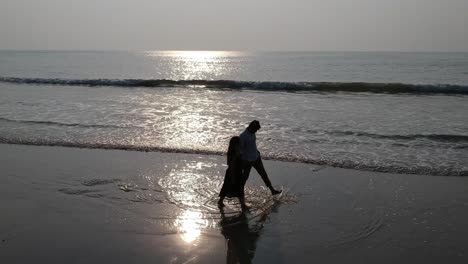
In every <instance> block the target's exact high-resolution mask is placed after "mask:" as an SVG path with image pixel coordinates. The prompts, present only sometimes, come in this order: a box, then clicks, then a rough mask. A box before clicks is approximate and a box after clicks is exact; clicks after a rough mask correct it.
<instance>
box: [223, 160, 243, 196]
mask: <svg viewBox="0 0 468 264" xmlns="http://www.w3.org/2000/svg"><path fill="white" fill-rule="evenodd" d="M237 167H238V168H239V169H237V170H236V169H233V168H231V167H229V168H227V170H226V174H225V175H224V183H223V187H222V188H221V191H220V192H219V197H244V184H245V181H244V179H243V177H242V170H241V169H240V166H237Z"/></svg>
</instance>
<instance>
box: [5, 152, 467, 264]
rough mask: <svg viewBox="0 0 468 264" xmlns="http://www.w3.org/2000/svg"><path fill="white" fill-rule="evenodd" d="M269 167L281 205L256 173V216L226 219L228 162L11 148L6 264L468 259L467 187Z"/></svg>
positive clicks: (461, 182) (456, 182) (234, 213)
mask: <svg viewBox="0 0 468 264" xmlns="http://www.w3.org/2000/svg"><path fill="white" fill-rule="evenodd" d="M264 163H265V168H266V170H267V171H268V173H269V175H270V179H271V180H272V182H273V184H274V185H275V186H282V188H283V189H284V190H285V191H286V194H285V195H284V196H282V197H280V198H277V199H275V198H271V196H269V195H267V194H268V193H267V191H266V190H265V188H264V186H263V183H262V182H261V179H260V177H259V176H258V174H257V173H256V172H254V171H252V173H251V176H250V178H249V182H248V186H247V190H246V194H247V197H246V199H247V202H248V203H249V205H250V206H251V210H250V211H249V212H248V213H246V214H245V215H242V214H240V212H239V210H238V207H237V204H236V202H235V201H228V209H227V212H226V215H225V216H222V214H221V213H220V212H219V209H218V208H216V205H215V202H216V198H217V197H216V196H217V192H218V191H219V189H218V188H220V184H221V183H222V179H223V176H224V170H225V169H226V166H225V165H224V164H225V160H224V156H221V155H201V154H181V153H163V152H136V151H132V152H129V151H121V150H106V151H104V150H97V149H84V148H83V149H82V148H67V147H62V148H55V147H47V146H26V145H11V144H0V164H2V169H1V172H2V177H1V178H2V182H3V184H2V185H0V193H1V198H2V199H0V209H1V210H2V217H1V218H0V241H2V242H1V243H0V261H1V262H5V263H30V262H33V261H34V262H37V261H39V262H48V263H63V262H77V263H85V262H86V263H98V262H113V263H128V262H139V263H154V262H157V263H207V262H212V263H222V262H225V261H226V258H229V257H231V258H232V257H238V258H239V259H244V260H250V261H253V262H255V263H300V262H312V261H320V262H321V263H342V262H344V261H348V262H349V261H350V260H351V262H352V263H362V262H377V261H378V262H380V263H395V261H397V262H399V263H414V262H416V261H424V262H425V263H441V262H450V263H466V261H467V260H468V256H466V254H467V253H468V246H467V245H468V227H467V226H466V224H465V223H466V222H467V220H468V213H467V210H466V209H467V207H468V192H467V190H468V180H467V179H464V178H463V177H443V176H439V177H427V176H426V175H411V174H408V175H403V174H389V173H380V172H369V171H358V170H351V169H342V168H334V167H328V166H320V165H311V164H304V163H294V162H283V161H272V160H265V162H264ZM232 249H236V250H235V251H236V252H238V254H237V255H236V256H233V255H232ZM230 250H231V251H230ZM229 252H231V253H229ZM229 254H231V255H229Z"/></svg>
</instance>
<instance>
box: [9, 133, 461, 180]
mask: <svg viewBox="0 0 468 264" xmlns="http://www.w3.org/2000/svg"><path fill="white" fill-rule="evenodd" d="M0 144H19V145H34V146H52V147H73V148H87V149H103V150H127V151H142V152H168V153H186V154H201V155H223V154H224V152H221V151H210V150H203V149H184V148H165V147H154V146H135V145H119V144H99V143H79V142H67V141H47V140H34V139H33V140H30V139H15V138H5V137H0ZM262 157H264V158H265V159H270V160H278V161H288V162H300V163H308V164H315V165H325V166H332V167H340V168H347V169H356V170H366V171H378V172H388V173H402V174H421V175H435V176H468V170H456V169H453V168H452V167H440V168H432V167H425V166H413V167H400V166H396V165H391V164H382V165H369V164H363V163H359V162H354V161H350V160H342V161H340V160H336V159H330V160H324V159H311V158H304V157H296V156H276V155H262Z"/></svg>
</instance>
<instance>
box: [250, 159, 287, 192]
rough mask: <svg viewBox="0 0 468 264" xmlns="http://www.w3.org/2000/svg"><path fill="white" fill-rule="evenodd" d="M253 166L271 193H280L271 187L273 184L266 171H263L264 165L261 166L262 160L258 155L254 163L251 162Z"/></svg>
mask: <svg viewBox="0 0 468 264" xmlns="http://www.w3.org/2000/svg"><path fill="white" fill-rule="evenodd" d="M253 167H254V168H255V170H256V171H257V172H258V174H260V176H261V177H262V179H263V182H265V185H266V186H267V187H268V188H269V189H270V191H271V194H278V193H281V191H277V190H275V189H274V188H273V185H271V181H270V179H269V178H268V174H267V172H266V171H265V167H263V162H262V158H261V157H259V158H258V159H257V160H256V161H255V163H254V164H253Z"/></svg>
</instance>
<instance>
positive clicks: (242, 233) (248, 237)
mask: <svg viewBox="0 0 468 264" xmlns="http://www.w3.org/2000/svg"><path fill="white" fill-rule="evenodd" d="M279 205H280V202H279V201H274V203H273V204H272V206H271V207H269V208H267V209H266V210H264V211H262V212H260V213H259V214H257V215H255V214H254V215H251V214H250V212H248V211H247V210H242V211H241V212H240V213H239V214H236V215H229V216H227V215H226V214H225V212H224V208H220V213H221V221H220V226H221V234H222V235H223V236H224V238H225V239H226V241H227V256H226V263H228V264H237V263H240V264H244V263H252V260H253V258H254V256H255V250H256V247H257V241H258V239H259V238H260V235H261V234H262V230H263V226H264V223H265V221H266V220H267V219H268V216H269V215H270V213H271V212H276V211H277V209H278V207H279Z"/></svg>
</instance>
